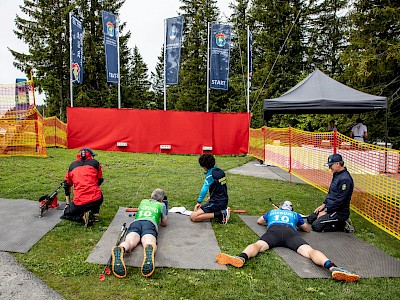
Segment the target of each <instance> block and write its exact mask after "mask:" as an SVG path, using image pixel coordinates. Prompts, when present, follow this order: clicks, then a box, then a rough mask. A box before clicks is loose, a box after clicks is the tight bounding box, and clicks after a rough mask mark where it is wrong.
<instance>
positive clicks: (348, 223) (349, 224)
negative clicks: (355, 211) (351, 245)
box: [344, 218, 355, 233]
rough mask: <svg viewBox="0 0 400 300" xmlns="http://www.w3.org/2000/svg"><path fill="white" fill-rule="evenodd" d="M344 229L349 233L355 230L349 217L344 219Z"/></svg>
mask: <svg viewBox="0 0 400 300" xmlns="http://www.w3.org/2000/svg"><path fill="white" fill-rule="evenodd" d="M344 231H345V232H349V233H353V232H354V231H355V228H354V226H353V222H352V221H351V220H350V218H348V219H347V220H346V225H345V226H344Z"/></svg>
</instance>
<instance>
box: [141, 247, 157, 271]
mask: <svg viewBox="0 0 400 300" xmlns="http://www.w3.org/2000/svg"><path fill="white" fill-rule="evenodd" d="M154 268H155V265H154V247H153V245H152V244H147V245H145V246H144V247H143V262H142V275H143V276H144V277H149V276H151V274H153V272H154Z"/></svg>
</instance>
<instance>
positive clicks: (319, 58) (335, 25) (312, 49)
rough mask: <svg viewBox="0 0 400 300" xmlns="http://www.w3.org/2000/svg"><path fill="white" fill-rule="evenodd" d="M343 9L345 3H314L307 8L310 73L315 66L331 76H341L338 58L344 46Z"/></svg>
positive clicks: (328, 0) (337, 0)
mask: <svg viewBox="0 0 400 300" xmlns="http://www.w3.org/2000/svg"><path fill="white" fill-rule="evenodd" d="M347 6H348V0H324V1H322V2H321V1H316V2H314V3H312V4H311V5H310V8H309V13H310V15H309V20H308V21H307V22H306V27H307V29H306V30H307V33H308V34H307V36H308V37H309V38H308V41H307V44H308V53H307V54H308V59H307V60H308V64H310V67H311V68H310V71H313V70H314V68H315V67H317V68H319V69H320V70H322V71H323V72H324V73H326V74H327V75H328V76H331V77H335V76H337V75H339V74H341V73H342V71H343V67H342V66H341V64H340V62H339V57H340V54H341V53H342V52H343V49H344V48H345V46H346V44H347V36H346V34H345V30H346V25H347V24H346V20H347V18H346V16H345V14H344V12H345V10H346V9H347V8H348V7H347Z"/></svg>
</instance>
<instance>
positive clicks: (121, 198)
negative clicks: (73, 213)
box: [0, 149, 400, 300]
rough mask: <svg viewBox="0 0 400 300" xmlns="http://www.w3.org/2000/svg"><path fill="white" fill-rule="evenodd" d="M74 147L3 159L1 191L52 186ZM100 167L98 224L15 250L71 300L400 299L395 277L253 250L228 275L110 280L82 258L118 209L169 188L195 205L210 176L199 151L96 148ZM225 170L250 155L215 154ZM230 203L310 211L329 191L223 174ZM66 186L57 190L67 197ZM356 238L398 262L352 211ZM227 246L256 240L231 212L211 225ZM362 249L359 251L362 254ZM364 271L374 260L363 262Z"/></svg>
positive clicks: (178, 201) (384, 237)
mask: <svg viewBox="0 0 400 300" xmlns="http://www.w3.org/2000/svg"><path fill="white" fill-rule="evenodd" d="M76 152H77V151H75V150H64V149H49V150H48V154H49V156H48V158H45V159H43V158H29V157H9V158H1V159H0V197H1V198H7V199H30V200H37V199H38V198H39V196H41V195H43V194H47V193H49V192H51V191H52V190H54V189H55V188H56V187H57V186H58V184H59V183H60V182H61V181H62V180H63V178H64V175H65V171H66V170H67V168H68V166H69V164H70V163H71V162H72V160H74V158H75V155H76ZM96 152H97V153H98V154H99V156H98V157H96V158H97V159H98V160H99V161H100V163H101V164H102V166H103V175H104V179H105V181H104V183H103V185H102V190H103V193H104V199H105V201H104V204H103V205H102V208H101V220H100V222H99V223H96V224H95V225H94V226H93V227H91V228H84V227H83V225H80V224H76V223H73V222H68V221H62V222H61V223H60V224H59V225H57V226H56V227H55V228H54V229H53V230H51V231H50V232H49V233H47V234H46V236H45V237H44V238H43V239H41V240H40V241H39V242H38V243H36V244H35V245H34V246H33V247H32V249H31V250H30V251H29V252H28V253H26V254H14V256H15V257H16V258H17V260H18V261H19V262H20V263H21V264H22V265H24V266H25V267H26V268H27V269H28V270H30V271H31V272H33V273H34V274H36V275H37V276H39V277H40V278H41V279H43V281H44V282H46V283H47V284H48V285H49V286H50V287H51V288H53V289H55V290H56V291H57V292H59V293H60V294H61V295H62V296H63V297H65V298H66V299H74V300H76V299H90V300H91V299H140V298H144V297H150V298H151V299H213V300H216V299H260V298H265V297H266V298H269V299H363V300H366V299H393V300H394V299H400V279H399V278H374V279H360V281H359V282H356V283H341V282H335V281H334V280H332V279H301V278H299V277H298V276H297V275H296V274H295V273H294V272H293V271H292V270H291V269H290V268H289V267H288V266H287V265H286V263H285V262H283V260H282V259H281V258H280V257H279V256H277V255H276V254H275V253H274V252H272V251H269V252H267V253H264V254H261V255H259V256H257V257H256V258H255V259H252V260H250V261H249V262H248V263H247V264H246V265H245V267H244V268H242V269H236V268H234V267H229V268H228V271H210V270H182V269H173V268H158V269H156V271H155V272H154V274H153V276H152V277H151V278H144V277H142V276H141V275H140V270H139V269H138V268H133V267H128V276H127V278H125V279H117V278H115V277H114V276H112V275H110V276H107V277H106V280H105V281H99V280H98V276H99V274H100V273H101V272H102V270H103V268H104V266H101V265H96V264H89V263H86V262H85V260H86V258H87V257H88V255H89V253H90V252H91V251H92V250H93V248H94V246H95V245H96V243H97V242H98V241H99V240H100V238H101V236H102V235H103V233H104V231H105V230H106V229H107V227H108V225H109V223H110V222H111V221H112V219H113V217H114V215H115V213H116V212H117V210H118V207H120V206H123V207H128V206H131V207H137V205H138V204H139V202H140V200H142V199H143V198H148V197H149V196H150V193H151V191H152V190H153V189H154V188H156V187H161V188H163V189H165V190H166V192H167V195H168V199H169V207H173V206H185V207H187V208H189V209H192V208H193V207H194V205H195V202H196V199H197V196H198V193H199V191H200V188H201V186H202V182H203V179H204V172H203V170H202V168H200V167H199V165H198V156H189V155H157V154H138V153H119V152H103V151H96ZM216 160H217V165H218V166H219V167H221V168H222V169H224V170H228V169H231V168H234V167H237V166H240V165H242V164H244V163H246V162H248V161H249V158H247V157H238V156H223V157H217V158H216ZM227 178H228V191H229V205H230V207H231V208H232V209H246V210H248V212H249V215H261V214H262V213H263V212H265V211H267V210H269V209H271V207H270V203H269V201H268V198H272V199H273V200H274V202H280V201H282V200H283V199H287V200H290V201H292V202H293V204H294V207H295V209H296V210H297V211H299V212H302V213H309V212H310V211H312V210H313V209H314V208H315V207H316V206H317V205H319V204H320V203H321V201H323V199H324V194H323V193H322V192H321V191H319V190H317V189H315V188H313V187H311V186H309V185H303V184H294V183H292V184H290V183H288V182H284V181H277V180H267V179H261V178H253V177H249V176H242V175H233V174H227ZM63 199H64V192H63V191H61V192H60V194H59V200H60V201H63ZM351 217H352V220H353V223H354V225H355V227H356V233H355V234H356V235H357V236H358V237H360V238H362V239H363V240H365V241H367V242H368V243H371V244H373V245H375V246H377V247H378V248H380V249H382V250H383V251H385V252H386V253H388V254H390V255H392V256H394V257H396V258H398V259H400V242H399V240H397V239H396V238H394V237H392V236H390V235H388V234H387V233H385V232H383V231H382V230H380V229H378V228H377V227H375V226H374V225H372V224H371V223H369V222H367V221H366V220H364V219H363V218H361V217H360V216H358V215H356V214H355V213H352V215H351ZM212 225H213V228H214V231H215V235H216V237H217V240H218V243H219V246H220V248H221V250H222V251H224V252H227V253H230V254H234V255H237V254H239V253H240V252H241V251H242V250H243V249H244V247H245V246H247V245H248V244H249V243H252V242H254V241H256V239H257V236H256V235H255V234H254V233H253V232H252V231H251V230H250V229H249V228H248V227H247V226H244V223H243V222H242V221H241V220H240V219H239V217H238V216H237V215H235V214H233V215H232V218H231V220H230V221H229V224H228V225H227V226H223V225H220V224H217V223H215V222H213V223H212ZM361 255H363V254H362V253H360V256H361ZM365 267H366V268H368V266H365Z"/></svg>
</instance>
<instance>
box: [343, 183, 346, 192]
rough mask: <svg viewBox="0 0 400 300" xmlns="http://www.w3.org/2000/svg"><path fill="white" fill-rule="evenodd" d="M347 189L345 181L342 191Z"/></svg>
mask: <svg viewBox="0 0 400 300" xmlns="http://www.w3.org/2000/svg"><path fill="white" fill-rule="evenodd" d="M346 189H347V186H346V184H345V183H343V185H342V191H345V190H346Z"/></svg>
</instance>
